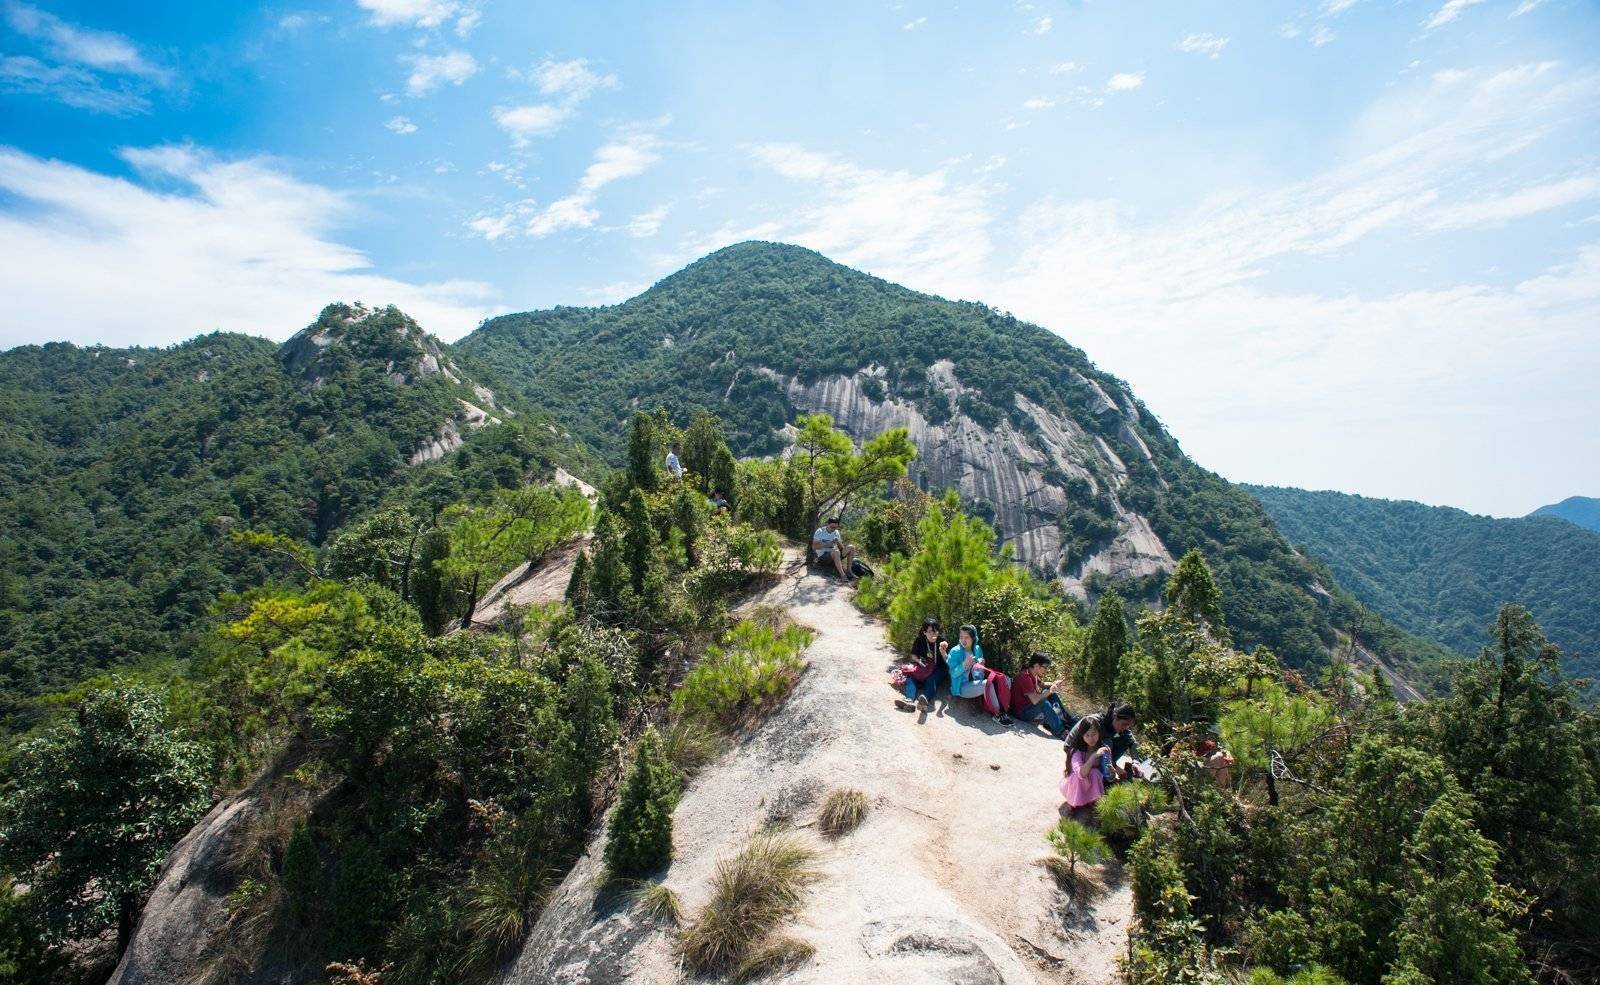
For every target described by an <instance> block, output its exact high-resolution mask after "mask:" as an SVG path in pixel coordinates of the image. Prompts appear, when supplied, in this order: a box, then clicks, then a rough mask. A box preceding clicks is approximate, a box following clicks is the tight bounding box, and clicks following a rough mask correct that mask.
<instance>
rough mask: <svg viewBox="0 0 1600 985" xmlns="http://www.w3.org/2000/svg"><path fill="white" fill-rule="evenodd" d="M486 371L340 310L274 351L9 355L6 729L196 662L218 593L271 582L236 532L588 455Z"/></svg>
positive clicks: (316, 538) (410, 330)
mask: <svg viewBox="0 0 1600 985" xmlns="http://www.w3.org/2000/svg"><path fill="white" fill-rule="evenodd" d="M481 379H484V376H483V374H482V373H481V372H477V371H473V373H472V375H471V376H469V375H468V370H467V369H466V368H464V364H463V362H462V360H461V358H460V357H459V356H456V355H455V354H453V353H448V352H446V351H445V349H444V348H443V347H442V346H441V345H440V344H439V343H438V342H437V341H436V340H434V339H433V338H431V337H430V336H427V335H425V334H424V333H423V332H422V330H421V329H420V328H418V327H417V325H416V323H415V322H413V321H411V319H409V318H407V317H406V316H405V315H403V314H401V313H400V312H399V311H397V310H395V309H393V308H388V309H384V310H379V311H369V310H366V309H364V308H359V307H350V306H346V305H330V306H329V307H328V308H327V309H326V310H324V311H323V312H322V315H321V317H320V318H318V320H317V321H316V322H315V323H314V324H312V325H311V326H309V327H308V328H306V329H305V330H304V331H302V332H300V333H299V334H298V335H296V336H295V337H294V338H292V339H290V340H289V341H288V342H286V343H284V344H283V345H282V346H279V345H275V344H273V343H271V342H267V341H264V340H262V339H257V338H250V337H247V336H242V335H230V334H220V333H219V334H213V335H207V336H202V337H200V338H196V339H193V340H190V341H188V342H185V343H183V344H181V345H176V346H173V347H171V348H166V349H108V348H104V347H89V348H79V347H77V346H73V345H68V344H62V343H53V344H50V345H44V346H24V347H19V348H15V349H11V350H9V351H7V352H4V353H0V465H3V467H0V515H3V516H4V517H5V522H4V523H3V525H0V723H3V724H5V725H7V726H10V727H18V726H20V725H23V724H25V723H26V718H27V715H26V714H25V712H26V710H27V708H28V704H29V700H30V699H31V698H33V697H34V696H36V695H39V694H41V693H43V692H45V691H48V690H51V689H56V688H61V687H65V686H70V685H71V684H73V683H75V682H76V681H77V680H78V679H79V678H80V677H82V676H83V675H84V674H85V673H89V672H92V671H94V670H97V669H100V668H105V667H111V666H114V665H118V664H124V663H128V662H137V661H148V660H152V659H161V658H165V657H174V656H182V655H184V654H185V653H187V652H188V650H189V649H190V648H191V647H192V646H193V644H194V641H195V640H196V639H197V638H198V634H199V633H200V631H201V630H202V629H203V628H204V626H205V624H206V622H207V618H208V611H209V608H210V606H211V605H212V603H213V601H214V600H215V599H216V598H217V596H218V595H219V594H221V593H224V592H229V591H235V590H238V589H240V588H243V587H246V586H250V585H258V584H261V583H262V582H263V581H265V580H267V579H268V577H269V575H270V570H271V566H270V564H269V562H268V561H267V560H266V559H265V558H264V556H263V555H261V554H259V553H252V552H248V551H245V550H242V549H239V548H237V547H235V546H233V545H232V544H231V543H230V541H229V539H228V537H227V533H228V531H229V530H230V529H236V528H251V529H257V530H266V531H272V532H275V533H279V534H284V535H287V536H291V537H295V538H298V539H301V540H306V541H310V542H312V543H320V542H322V541H323V540H324V539H325V538H326V537H327V535H328V534H329V532H330V531H332V530H334V529H335V528H337V527H338V526H339V525H340V524H341V523H343V522H344V521H345V520H347V519H349V518H350V517H352V516H353V515H355V514H356V513H358V512H359V511H361V510H363V509H366V508H368V507H370V506H372V505H374V504H376V503H377V502H378V501H379V500H381V499H382V498H384V497H385V496H390V495H395V494H396V492H397V490H400V489H403V488H410V489H412V490H414V491H415V494H416V495H423V496H430V497H431V498H433V499H435V500H436V501H438V502H448V501H450V500H452V499H455V498H459V496H460V492H461V485H462V483H464V482H471V481H473V467H472V455H474V454H476V456H477V458H476V462H477V465H476V467H477V468H480V469H483V468H494V467H506V463H507V462H509V461H512V460H514V459H516V458H518V457H519V456H520V457H522V458H523V459H529V458H540V459H544V460H550V461H554V460H557V459H559V460H561V461H564V462H567V463H569V464H570V463H572V462H574V461H583V460H584V456H583V454H582V453H581V452H579V451H578V450H576V449H574V448H573V447H571V445H570V442H566V441H562V440H559V439H557V438H556V437H555V436H553V435H551V433H550V430H548V429H547V427H546V424H547V422H546V424H541V425H539V426H536V427H528V426H524V425H522V424H520V423H517V422H520V421H525V420H526V415H525V414H523V415H519V414H518V413H517V412H516V410H515V409H514V405H513V404H512V403H508V402H506V401H504V400H502V399H500V398H499V397H497V396H496V395H495V394H494V393H493V392H492V391H490V390H489V389H488V388H487V387H485V386H484V385H482V383H480V382H475V381H476V380H481ZM501 421H503V422H507V423H505V424H501V425H500V426H494V425H496V424H497V422H501ZM468 436H475V437H473V440H472V442H470V444H471V445H472V447H471V448H468V449H462V450H461V451H455V450H456V449H457V448H458V447H460V446H462V445H463V443H466V442H467V438H468ZM453 451H455V455H454V456H453V459H454V460H453V461H452V462H451V463H450V465H449V467H446V466H445V465H444V464H443V463H439V462H436V461H435V460H438V459H440V458H441V457H442V456H444V455H446V454H447V453H450V452H453ZM464 454H465V455H467V456H468V461H467V462H465V463H463V462H462V461H461V457H462V455H464ZM502 456H504V457H505V458H504V460H502V458H501V457H502ZM430 462H432V463H434V464H433V465H432V466H431V467H424V466H427V464H428V463H430ZM513 464H515V463H514V462H513Z"/></svg>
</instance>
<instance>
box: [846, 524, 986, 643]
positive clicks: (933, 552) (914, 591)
mask: <svg viewBox="0 0 1600 985" xmlns="http://www.w3.org/2000/svg"><path fill="white" fill-rule="evenodd" d="M919 533H920V540H921V544H922V549H921V550H919V551H918V552H917V553H916V554H914V555H912V556H911V557H910V558H908V559H907V560H906V562H905V563H904V564H903V565H895V566H890V567H887V568H886V569H885V571H884V573H883V578H882V581H883V586H882V588H880V589H878V590H879V591H885V590H886V591H887V592H888V593H889V595H888V597H887V599H886V600H885V601H886V605H887V609H888V616H889V638H890V639H891V640H892V641H893V642H894V645H895V647H896V648H897V649H904V648H906V647H908V646H910V645H911V640H912V638H913V637H914V636H915V634H916V632H917V627H918V626H920V625H922V620H923V619H925V618H927V617H928V616H933V617H934V618H935V619H938V620H939V622H940V623H941V624H942V625H945V626H959V625H960V624H961V623H963V622H965V621H966V617H967V614H968V612H970V611H971V609H972V607H973V605H974V603H975V602H976V600H977V598H978V595H979V593H980V592H982V591H983V590H984V589H987V588H988V587H990V586H991V585H993V584H995V583H997V582H999V581H1000V580H1002V579H1003V578H1005V577H1006V572H1004V571H1003V570H1002V569H1001V568H999V567H998V566H997V565H996V563H995V557H994V549H993V548H994V531H992V530H990V529H989V525H988V524H986V523H984V522H983V521H982V520H979V519H976V518H973V517H969V516H967V515H966V514H964V513H962V512H961V511H960V510H959V508H958V507H957V504H956V503H955V502H954V501H953V499H952V498H947V499H946V500H944V501H943V502H938V503H934V504H932V505H931V506H929V508H928V511H927V514H926V515H925V516H924V517H923V518H922V523H921V526H920V528H919ZM871 598H872V595H871V594H870V593H869V595H868V600H870V599H871Z"/></svg>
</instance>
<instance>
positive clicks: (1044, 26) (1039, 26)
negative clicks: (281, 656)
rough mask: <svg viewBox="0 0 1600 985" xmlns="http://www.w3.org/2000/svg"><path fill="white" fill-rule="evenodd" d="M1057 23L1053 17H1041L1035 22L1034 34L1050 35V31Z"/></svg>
mask: <svg viewBox="0 0 1600 985" xmlns="http://www.w3.org/2000/svg"><path fill="white" fill-rule="evenodd" d="M1055 23H1056V22H1055V19H1054V18H1052V17H1041V18H1039V19H1038V20H1036V21H1034V22H1033V33H1034V34H1048V33H1050V29H1051V28H1052V27H1054V26H1055Z"/></svg>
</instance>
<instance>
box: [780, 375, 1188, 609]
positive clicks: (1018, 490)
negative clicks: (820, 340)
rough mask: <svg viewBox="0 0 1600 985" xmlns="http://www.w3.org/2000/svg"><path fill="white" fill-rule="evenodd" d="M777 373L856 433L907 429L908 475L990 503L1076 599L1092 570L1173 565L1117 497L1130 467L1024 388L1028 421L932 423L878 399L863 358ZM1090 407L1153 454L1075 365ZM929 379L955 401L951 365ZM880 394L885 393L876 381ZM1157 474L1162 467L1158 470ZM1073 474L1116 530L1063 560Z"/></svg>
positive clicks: (1009, 538)
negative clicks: (811, 373) (1103, 503)
mask: <svg viewBox="0 0 1600 985" xmlns="http://www.w3.org/2000/svg"><path fill="white" fill-rule="evenodd" d="M766 372H767V373H768V374H769V375H772V376H773V377H774V378H776V379H777V380H778V381H779V382H780V383H781V384H782V385H783V386H784V387H785V390H786V392H787V395H788V398H789V400H790V401H791V402H792V403H793V404H794V405H795V406H796V407H797V408H799V409H801V410H804V411H806V412H809V413H815V412H818V411H822V412H825V413H827V414H828V415H830V416H831V417H832V418H833V420H834V424H835V425H837V426H838V427H840V428H842V429H844V430H845V431H847V432H849V433H850V434H851V435H852V436H854V437H855V438H856V439H858V440H865V439H868V438H871V437H873V436H875V435H878V434H881V433H883V432H884V431H887V430H889V429H890V428H895V427H903V428H906V429H908V430H909V431H910V432H911V440H912V441H913V442H914V443H915V444H916V445H917V447H918V448H919V449H921V456H920V457H919V458H918V459H917V460H916V461H915V462H914V463H913V464H912V468H911V475H912V478H913V479H914V480H915V481H916V482H917V483H918V484H919V485H921V486H922V487H923V488H925V489H956V490H959V491H960V493H961V497H962V499H964V500H966V501H968V502H971V503H976V504H980V509H982V507H983V506H985V505H986V506H987V508H988V509H990V510H992V511H993V522H994V525H995V526H996V527H997V528H998V530H999V532H1000V535H1001V536H1002V537H1003V538H1004V540H1005V541H1006V542H1007V543H1009V544H1011V545H1012V546H1013V548H1014V550H1015V551H1016V557H1017V558H1018V560H1020V561H1023V562H1025V563H1027V564H1028V565H1030V566H1031V567H1033V568H1035V569H1036V570H1038V571H1040V572H1041V573H1043V574H1046V575H1048V576H1055V577H1058V578H1059V579H1060V580H1061V582H1062V585H1063V587H1064V588H1066V589H1067V590H1068V591H1071V592H1073V593H1074V594H1076V595H1078V596H1080V597H1082V596H1084V595H1085V594H1086V592H1085V587H1084V580H1085V579H1087V578H1088V577H1089V576H1090V575H1091V574H1093V573H1095V572H1101V573H1103V574H1106V575H1109V576H1111V577H1113V578H1136V577H1140V576H1143V575H1148V574H1152V573H1154V572H1158V571H1171V570H1172V568H1173V566H1174V561H1173V558H1172V555H1171V553H1170V552H1169V551H1168V550H1167V548H1166V546H1165V545H1164V544H1162V542H1161V538H1160V537H1158V536H1156V533H1155V531H1154V530H1152V529H1151V527H1150V523H1149V521H1148V520H1147V519H1146V518H1145V517H1144V516H1142V515H1140V514H1139V513H1138V512H1136V511H1134V510H1132V509H1130V508H1128V507H1127V506H1125V505H1124V504H1123V502H1122V500H1121V499H1120V498H1119V493H1121V492H1122V491H1124V490H1125V489H1126V488H1127V487H1128V484H1129V481H1130V480H1129V475H1128V466H1127V464H1126V463H1125V462H1123V460H1122V459H1121V458H1120V457H1118V455H1117V453H1116V452H1115V451H1114V450H1113V449H1112V448H1111V446H1110V444H1109V443H1107V442H1106V440H1105V439H1104V438H1102V437H1100V436H1099V435H1097V434H1090V433H1089V432H1088V431H1086V430H1085V429H1084V428H1083V427H1082V426H1080V425H1079V424H1078V423H1077V422H1076V421H1075V420H1073V419H1072V418H1070V417H1065V416H1062V415H1059V414H1055V413H1052V412H1051V411H1049V410H1046V409H1045V408H1043V407H1040V406H1038V405H1037V404H1034V403H1033V402H1032V401H1030V400H1029V399H1028V398H1027V397H1025V396H1023V395H1022V394H1020V393H1019V394H1017V395H1016V396H1015V398H1014V399H1015V404H1016V407H1017V409H1018V410H1019V411H1020V412H1021V416H1022V419H1023V420H1024V421H1025V423H1026V426H1025V427H1020V428H1019V427H1018V426H1017V425H1016V424H1014V423H1013V421H1012V419H1010V418H1003V419H1001V420H1000V422H999V423H998V424H997V425H996V426H994V427H992V428H991V427H985V426H983V425H981V424H979V423H978V422H977V421H974V420H973V419H972V418H971V417H968V416H967V415H966V414H963V413H960V412H957V413H955V414H954V415H953V416H952V417H951V418H950V420H948V421H946V422H944V423H942V424H934V423H931V422H930V421H929V420H928V419H927V417H926V416H924V414H923V413H922V411H921V410H920V409H919V408H918V407H917V405H916V404H914V403H912V402H911V401H908V400H902V399H899V398H897V397H894V396H890V395H887V394H886V393H885V395H884V396H883V399H881V400H874V399H873V398H872V396H870V395H869V393H868V381H869V380H873V379H875V378H877V377H879V376H881V375H882V370H881V369H879V368H878V367H875V366H868V367H865V368H863V369H861V370H860V371H858V372H857V373H855V374H854V375H851V376H842V375H841V376H830V377H825V378H823V379H820V380H818V381H816V382H815V383H811V384H809V385H807V384H805V383H802V382H801V381H800V380H798V379H795V378H793V377H778V376H777V374H774V373H771V371H770V370H768V371H766ZM1073 375H1074V377H1075V378H1076V380H1078V381H1079V386H1080V390H1081V391H1082V393H1083V396H1084V399H1085V402H1086V404H1087V406H1088V409H1089V412H1090V413H1093V414H1095V415H1097V416H1103V415H1112V419H1113V420H1114V421H1115V423H1116V426H1117V435H1118V437H1119V438H1121V440H1122V442H1123V443H1124V444H1125V445H1127V446H1128V447H1131V448H1132V449H1134V450H1135V451H1137V452H1139V453H1142V455H1143V456H1144V458H1145V460H1146V461H1147V462H1150V464H1152V466H1153V464H1154V463H1153V462H1151V459H1150V452H1149V449H1148V448H1146V446H1145V443H1144V441H1143V440H1142V439H1141V438H1140V437H1139V434H1138V432H1137V431H1136V430H1134V428H1133V426H1132V422H1134V421H1136V420H1137V413H1136V411H1135V410H1134V408H1133V407H1132V405H1131V403H1130V404H1127V405H1119V404H1118V403H1117V402H1116V401H1115V400H1113V399H1112V398H1111V396H1110V395H1108V394H1107V393H1106V392H1105V390H1104V389H1103V388H1101V387H1100V385H1099V384H1097V383H1095V382H1094V381H1092V380H1090V379H1088V378H1086V377H1084V376H1082V375H1081V374H1078V373H1076V372H1074V374H1073ZM928 378H929V382H930V383H931V384H933V385H934V386H936V387H938V388H939V389H941V390H943V391H945V392H946V393H947V394H948V395H949V396H950V397H951V398H953V399H952V404H954V402H955V399H958V398H959V397H960V396H961V394H962V392H963V390H962V385H961V383H960V382H959V380H958V379H957V378H956V374H955V372H954V366H953V364H952V363H951V362H949V361H948V360H941V361H940V362H937V363H935V364H934V365H932V366H931V367H929V369H928ZM879 392H880V393H884V391H883V390H882V388H879ZM1158 475H1159V473H1158ZM1071 479H1077V480H1079V481H1081V482H1082V483H1083V487H1084V488H1086V489H1087V490H1088V493H1089V495H1090V496H1099V495H1101V494H1102V493H1103V494H1104V497H1105V498H1106V499H1107V500H1109V503H1110V509H1111V511H1112V513H1113V518H1114V521H1115V524H1116V531H1117V532H1116V533H1115V535H1114V536H1112V537H1111V538H1109V539H1106V540H1104V541H1103V542H1101V543H1098V544H1096V545H1094V547H1093V548H1092V549H1091V550H1090V551H1089V552H1087V553H1086V554H1085V555H1083V556H1081V557H1077V558H1068V557H1066V556H1065V553H1064V547H1065V545H1064V543H1063V537H1062V531H1061V524H1060V521H1061V519H1062V517H1064V516H1065V515H1066V514H1067V512H1068V510H1069V509H1070V507H1071V506H1072V505H1073V504H1072V501H1071V497H1070V495H1069V491H1068V489H1067V482H1068V480H1071Z"/></svg>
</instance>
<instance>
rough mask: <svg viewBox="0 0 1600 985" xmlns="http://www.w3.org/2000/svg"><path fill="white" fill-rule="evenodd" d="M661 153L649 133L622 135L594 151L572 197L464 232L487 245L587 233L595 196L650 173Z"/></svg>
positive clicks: (485, 219) (480, 221)
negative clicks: (513, 239) (576, 231)
mask: <svg viewBox="0 0 1600 985" xmlns="http://www.w3.org/2000/svg"><path fill="white" fill-rule="evenodd" d="M660 148H661V140H660V138H659V137H657V136H656V135H655V134H653V133H651V132H650V131H648V130H645V129H641V128H635V129H631V130H626V131H624V132H622V133H621V134H619V135H618V136H617V137H615V138H614V139H612V140H610V141H607V142H606V143H605V144H602V145H601V146H600V147H599V148H597V149H596V150H595V152H594V157H593V158H592V159H591V160H590V162H589V166H588V167H587V168H585V169H584V171H583V175H582V176H581V177H580V178H579V179H578V185H577V188H576V189H574V190H573V192H572V193H571V194H569V195H566V196H564V197H562V198H558V199H556V200H555V201H553V202H551V203H550V204H548V205H546V206H544V207H543V208H540V207H539V206H538V203H537V202H535V201H534V200H533V199H522V200H521V201H517V202H512V203H510V204H509V205H506V206H504V207H502V208H501V210H500V211H499V212H497V213H485V214H483V215H479V216H476V217H474V218H473V219H472V220H471V221H469V222H468V223H467V228H469V229H471V230H473V231H474V232H476V233H478V234H479V235H480V236H483V237H484V238H485V239H488V240H490V241H494V240H498V239H506V238H510V237H514V236H532V237H533V238H535V239H543V238H544V237H546V236H550V235H553V234H555V233H558V232H562V231H564V230H568V229H588V228H590V227H591V226H593V225H594V224H595V223H597V222H598V221H599V220H600V211H599V209H597V208H595V203H596V201H597V199H598V198H599V194H600V190H601V189H602V188H604V187H605V186H607V185H609V184H611V183H612V182H616V181H621V180H623V179H625V178H632V177H636V176H638V175H641V174H643V173H644V172H646V171H648V170H649V169H650V168H652V167H654V166H655V164H656V162H658V161H659V160H660V159H661V153H660ZM662 214H663V216H664V215H665V212H664V211H663V213H662ZM646 215H648V213H647V214H646ZM635 218H636V220H637V219H638V218H639V217H635ZM658 221H659V219H658ZM630 231H631V230H630ZM636 235H637V234H636Z"/></svg>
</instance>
